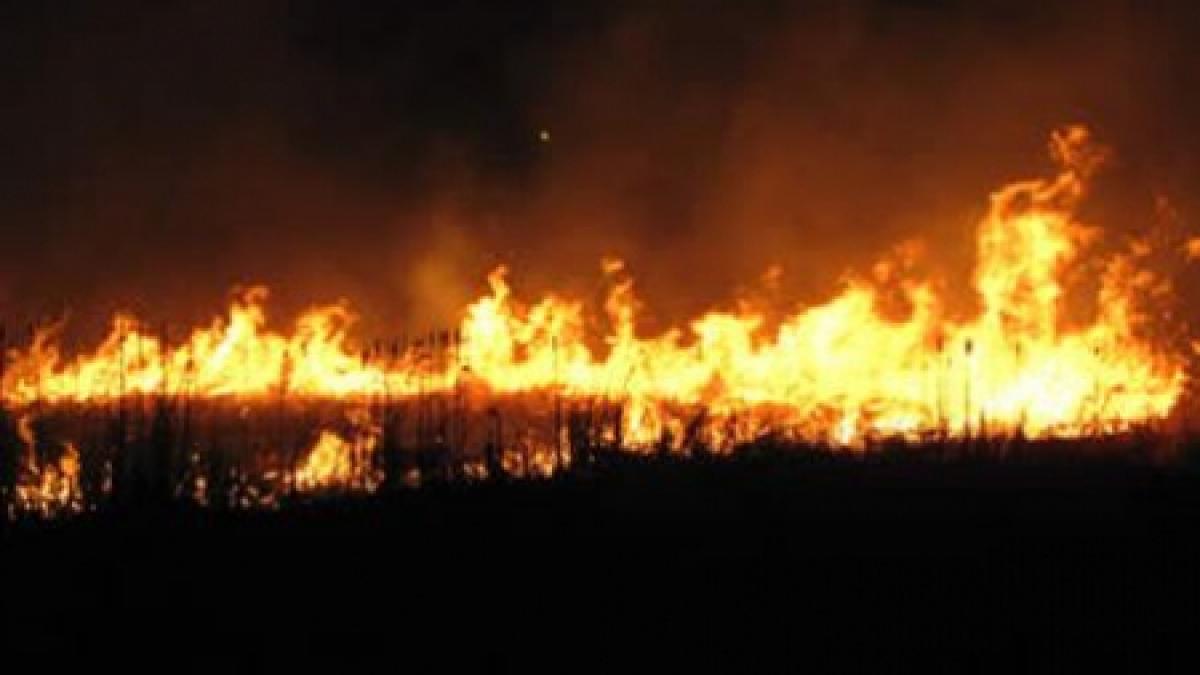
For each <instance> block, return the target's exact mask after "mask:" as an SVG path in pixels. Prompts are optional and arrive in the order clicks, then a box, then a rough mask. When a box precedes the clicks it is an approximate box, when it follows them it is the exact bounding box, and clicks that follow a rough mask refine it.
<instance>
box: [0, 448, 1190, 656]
mask: <svg viewBox="0 0 1200 675" xmlns="http://www.w3.org/2000/svg"><path fill="white" fill-rule="evenodd" d="M0 541H2V545H3V550H2V555H0V578H2V580H3V582H2V583H3V590H2V591H0V597H3V602H2V603H0V607H3V624H2V625H0V628H2V630H3V638H4V640H5V642H7V643H9V646H8V647H6V654H8V655H12V656H18V657H22V656H23V657H33V658H35V659H37V660H39V661H41V662H42V663H43V664H46V665H55V666H62V665H71V664H76V663H78V664H79V665H88V666H90V667H91V666H94V667H100V666H99V664H111V665H117V666H119V667H120V666H125V665H131V664H134V663H138V662H140V663H141V665H149V666H153V667H156V668H158V669H160V672H180V671H209V672H230V667H231V666H233V667H235V669H236V667H240V666H248V667H250V668H253V669H255V670H257V669H260V668H267V669H272V670H274V669H292V668H294V667H303V668H304V669H305V670H307V669H311V668H312V667H314V666H320V667H327V668H328V669H331V672H355V671H358V670H362V669H364V667H365V666H368V665H369V666H373V667H372V670H380V671H381V672H396V671H407V670H416V671H423V670H425V668H424V667H423V666H426V665H435V666H441V667H443V668H448V669H459V668H461V667H468V668H478V667H485V668H488V667H497V666H499V667H502V668H510V669H518V668H521V669H523V666H524V665H525V664H526V663H531V662H532V663H539V664H540V665H543V666H546V665H548V666H551V667H555V668H557V669H559V670H561V671H565V672H571V671H574V670H577V669H578V667H580V666H585V665H586V666H599V667H602V668H604V669H605V670H616V669H618V668H620V669H622V670H624V669H627V668H639V669H640V668H644V667H646V666H648V665H650V664H658V665H661V666H663V667H664V668H667V669H669V670H668V671H667V672H675V671H677V670H682V669H684V668H689V667H690V666H705V667H709V668H711V667H713V666H716V667H720V668H722V669H724V670H727V671H732V672H747V671H752V670H757V669H758V667H759V666H762V665H764V664H768V663H770V664H778V663H780V662H781V661H782V662H784V663H790V664H792V665H793V666H796V667H799V668H803V669H804V670H811V669H818V670H825V669H827V668H828V667H830V666H832V667H835V668H839V669H841V668H844V667H857V666H867V665H874V666H876V667H877V668H876V670H877V672H879V671H882V672H891V671H892V670H893V669H898V668H900V667H906V668H907V667H912V666H914V665H916V664H917V663H921V664H927V663H929V662H930V660H932V661H933V662H934V663H935V664H936V665H941V666H944V667H945V668H946V669H947V670H948V671H949V672H964V671H971V670H976V669H978V668H979V667H995V666H998V665H1001V664H1003V665H1005V666H1014V667H1017V668H1019V669H1021V670H1026V669H1028V668H1036V669H1038V670H1041V669H1044V668H1046V667H1051V668H1052V669H1061V670H1064V671H1074V670H1077V669H1078V668H1079V664H1080V661H1078V659H1079V658H1080V657H1081V656H1084V657H1086V658H1088V659H1090V660H1095V661H1099V662H1102V663H1103V664H1105V665H1107V666H1110V667H1111V666H1116V667H1118V668H1120V669H1122V670H1131V671H1134V672H1152V671H1154V670H1158V669H1160V668H1163V667H1167V666H1171V665H1173V664H1176V663H1177V660H1180V659H1184V658H1186V657H1187V656H1188V653H1187V652H1188V650H1191V649H1194V647H1193V646H1192V645H1193V644H1195V642H1194V641H1193V638H1194V637H1195V635H1196V634H1197V631H1198V629H1200V621H1197V619H1198V618H1200V612H1197V609H1198V608H1200V543H1198V542H1200V475H1198V474H1197V473H1196V472H1195V471H1193V470H1191V469H1182V468H1164V467H1154V466H1148V465H1146V464H1144V463H1138V462H1122V461H1119V460H1112V459H1109V460H1104V461H1079V460H1077V461H1066V460H1055V461H1052V462H1051V461H1046V462H1029V461H1025V462H1019V463H1018V462H1012V461H1009V462H1003V463H1001V462H987V461H973V460H962V461H955V462H952V463H936V462H921V461H894V460H893V461H889V460H885V459H873V460H868V461H863V460H849V459H838V458H830V457H824V458H814V457H780V456H774V457H760V458H743V459H739V460H737V461H721V462H715V461H714V462H713V463H703V462H689V463H671V462H645V463H642V462H630V463H628V464H624V465H621V466H617V467H613V468H610V469H607V470H604V471H599V472H596V474H595V475H592V476H587V477H567V478H563V479H559V480H556V481H552V482H544V483H516V484H506V485H499V484H488V485H477V486H442V487H437V486H435V487H430V488H425V489H421V490H416V491H408V492H402V493H399V494H394V495H389V496H386V497H377V498H372V499H358V500H355V499H347V500H333V501H325V502H316V503H309V504H301V505H291V506H289V508H287V509H285V510H283V511H281V512H277V513H220V512H212V511H198V510H178V511H172V512H155V513H147V512H144V511H142V512H138V513H137V514H134V513H129V512H126V513H118V512H109V513H102V514H93V515H88V516H84V517H79V518H75V519H73V520H68V521H61V522H51V523H37V524H34V523H24V524H17V525H12V526H8V530H7V531H6V532H5V533H4V534H3V535H2V540H0ZM0 660H7V659H0ZM788 669H789V670H794V669H796V668H788ZM14 672H23V671H14ZM98 672H99V671H98Z"/></svg>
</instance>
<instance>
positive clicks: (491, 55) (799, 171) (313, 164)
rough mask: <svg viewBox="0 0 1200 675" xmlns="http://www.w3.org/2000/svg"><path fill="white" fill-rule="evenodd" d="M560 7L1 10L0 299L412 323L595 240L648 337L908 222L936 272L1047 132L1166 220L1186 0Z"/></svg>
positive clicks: (828, 274) (1182, 171) (196, 314)
mask: <svg viewBox="0 0 1200 675" xmlns="http://www.w3.org/2000/svg"><path fill="white" fill-rule="evenodd" d="M25 4H26V5H31V4H32V3H25ZM133 4H138V3H133ZM568 5H569V6H568ZM568 5H564V4H563V3H550V2H545V3H540V2H534V3H524V4H523V6H522V8H521V9H519V10H504V9H501V8H498V7H494V6H493V3H484V2H469V1H458V2H449V3H446V2H442V3H428V4H422V3H415V4H414V3H408V4H405V6H404V7H398V6H387V5H380V6H376V5H368V4H358V3H316V2H313V3H303V2H301V3H273V2H268V3H262V4H258V5H255V6H254V7H253V8H248V7H246V6H243V4H242V3H231V4H229V5H228V6H225V7H213V6H203V7H201V6H189V5H184V4H173V3H166V4H162V3H152V4H150V5H148V6H145V7H139V8H137V9H138V10H139V11H131V9H134V8H132V7H131V6H126V3H103V4H102V5H96V4H90V5H84V4H79V5H75V4H69V3H68V4H65V5H63V6H62V7H59V6H56V7H54V8H48V7H47V8H43V7H36V6H21V7H10V8H7V9H5V10H3V11H4V12H5V13H6V15H5V16H3V17H0V19H2V21H0V25H2V26H3V28H0V31H3V34H2V35H0V45H3V47H0V48H2V49H4V51H5V58H4V59H0V63H2V64H3V65H0V68H2V69H3V70H0V83H3V84H4V86H5V91H6V92H12V94H11V96H7V97H6V101H5V103H4V104H3V106H2V108H0V129H2V133H3V137H2V146H3V149H4V156H5V157H6V161H5V163H4V166H3V167H2V168H0V177H2V178H3V185H4V191H5V193H6V197H5V198H4V199H3V200H2V201H0V223H2V226H0V228H2V229H0V255H3V258H4V260H5V264H4V265H3V266H2V267H0V314H3V315H4V316H6V317H13V318H12V319H8V320H11V321H18V322H19V321H23V320H24V317H37V316H43V315H57V314H60V313H61V312H62V311H63V309H64V308H69V309H70V311H71V312H72V314H73V315H74V316H75V318H76V323H78V324H81V325H82V326H83V327H84V328H83V329H84V330H86V328H87V326H89V325H91V324H99V323H101V322H103V321H104V320H105V319H106V317H107V315H108V314H109V313H110V312H111V311H112V310H113V309H115V308H118V307H121V308H131V309H134V310H136V311H139V312H141V313H143V314H145V315H147V316H152V317H153V316H159V317H166V318H168V319H170V320H171V321H176V322H179V323H188V322H193V321H197V320H201V319H205V318H207V317H208V316H209V315H210V314H211V313H213V312H214V311H217V308H219V307H220V306H222V305H223V301H224V298H225V295H226V293H227V292H228V289H229V288H230V287H231V286H233V285H236V284H247V283H265V284H267V285H269V286H271V287H272V289H273V290H274V299H275V302H274V303H273V305H272V307H273V308H274V309H275V310H277V314H278V316H279V317H280V318H286V317H287V316H289V315H290V314H291V313H293V312H295V311H296V310H297V309H299V308H301V307H303V306H305V305H307V304H309V303H313V302H324V301H331V300H335V299H337V298H341V297H346V298H348V299H350V300H351V301H352V302H353V303H354V304H355V305H356V306H357V307H359V308H360V310H361V311H362V313H363V314H364V315H365V316H366V317H368V326H367V328H368V329H369V330H385V329H388V330H394V328H393V327H394V326H395V325H397V324H401V323H408V324H413V325H415V326H419V327H426V326H430V325H438V324H445V323H447V322H449V321H452V320H453V319H454V313H455V311H456V310H457V308H458V307H460V306H461V305H462V303H463V302H465V301H466V300H467V299H468V298H470V297H473V296H474V295H476V294H478V293H479V292H480V291H482V290H483V289H484V288H485V285H484V277H485V275H486V273H487V272H488V271H489V270H490V269H491V268H492V267H493V266H495V265H497V264H499V263H507V264H509V265H510V267H511V269H512V270H513V273H512V275H511V278H512V282H513V284H514V285H515V287H516V289H517V291H518V292H519V293H520V292H523V291H528V292H530V293H537V292H540V291H543V290H547V289H550V288H554V289H558V290H562V291H565V292H572V293H577V294H580V295H582V296H584V297H597V294H598V293H599V290H598V285H599V284H600V283H601V280H602V274H601V272H600V260H601V259H602V258H603V257H605V256H616V257H620V258H623V259H625V260H626V261H627V263H628V269H629V270H630V272H631V273H632V274H633V276H634V277H635V278H636V280H637V289H638V293H639V294H640V295H642V296H644V297H645V298H646V299H647V307H648V308H649V311H650V312H651V314H650V315H649V316H648V317H646V320H647V321H648V322H650V324H651V325H659V326H661V325H663V324H665V323H670V322H673V321H678V320H679V319H681V318H682V317H685V316H687V315H688V314H691V313H693V312H695V311H697V310H698V309H700V308H702V307H709V306H711V305H713V304H714V303H726V304H731V303H732V301H733V300H734V296H735V292H736V290H737V289H738V288H740V287H744V286H746V285H750V284H754V283H755V282H756V280H757V279H759V278H760V276H761V275H762V273H763V272H764V271H766V270H767V269H768V268H771V267H773V266H778V268H779V269H781V270H782V273H781V274H779V275H778V277H777V279H776V282H775V283H776V284H777V286H778V296H779V297H781V298H787V299H789V301H794V300H800V301H803V300H816V299H820V298H822V297H825V296H826V295H827V294H828V293H829V292H830V291H831V290H832V289H833V288H834V287H835V285H836V284H837V282H838V280H839V278H841V276H842V275H843V274H844V273H845V272H846V271H847V270H849V269H855V270H859V271H862V272H864V273H867V272H869V270H870V269H871V265H872V263H873V262H874V261H875V260H876V259H877V258H879V257H880V256H881V255H884V254H886V253H887V252H888V251H890V250H892V249H893V247H894V246H895V245H896V244H898V243H900V242H902V241H907V240H911V239H913V238H920V239H922V240H924V241H926V243H927V244H928V246H927V255H928V257H929V258H930V260H929V263H930V264H931V265H932V266H934V267H935V268H937V269H939V270H941V271H942V273H944V274H945V275H946V277H947V278H949V279H963V280H965V279H966V278H968V277H967V276H966V274H967V271H968V270H969V267H970V263H971V256H972V253H973V241H972V233H973V228H974V225H975V223H976V221H977V220H978V218H979V217H980V216H981V215H982V214H983V211H984V209H985V207H986V196H987V194H988V193H989V191H991V190H992V189H994V188H995V187H996V186H998V185H1000V184H1002V183H1004V182H1007V181H1010V180H1013V179H1017V178H1022V177H1026V176H1029V175H1038V174H1040V173H1042V172H1044V171H1046V170H1047V169H1048V165H1047V162H1046V159H1045V155H1044V150H1045V138H1046V135H1047V133H1048V132H1049V131H1050V130H1051V129H1053V128H1055V127H1057V126H1059V125H1061V124H1063V123H1067V122H1083V123H1086V124H1088V125H1090V126H1091V127H1092V128H1093V129H1094V131H1095V134H1096V136H1097V137H1098V138H1100V139H1101V140H1102V141H1103V142H1105V143H1106V144H1107V145H1109V146H1111V147H1113V148H1114V149H1115V150H1116V153H1117V160H1116V161H1115V162H1114V163H1113V165H1112V166H1111V167H1110V168H1109V170H1108V172H1107V173H1106V174H1103V175H1102V177H1101V179H1100V181H1101V183H1100V185H1098V186H1097V189H1096V191H1095V195H1096V198H1095V199H1094V200H1092V201H1091V202H1089V209H1091V210H1089V211H1088V212H1087V214H1086V215H1087V217H1088V218H1089V220H1090V221H1091V222H1096V223H1097V224H1100V225H1103V226H1105V227H1107V228H1113V229H1115V230H1116V231H1118V232H1119V231H1122V229H1126V230H1136V229H1137V228H1139V227H1144V226H1145V224H1146V223H1147V222H1148V221H1149V220H1152V219H1153V209H1154V206H1153V205H1154V203H1155V201H1154V200H1155V198H1156V197H1161V196H1165V197H1166V198H1167V199H1169V200H1170V202H1171V204H1172V205H1173V207H1174V209H1175V211H1176V212H1177V213H1178V214H1179V219H1180V220H1181V221H1182V222H1184V223H1187V222H1189V219H1190V216H1189V214H1192V213H1195V210H1196V204H1194V203H1193V199H1194V198H1193V197H1192V196H1191V195H1190V194H1188V189H1187V188H1188V187H1190V185H1191V184H1194V182H1195V179H1196V178H1197V177H1198V176H1200V166H1198V165H1197V159H1196V158H1197V156H1198V151H1200V138H1198V137H1197V131H1196V129H1195V128H1194V124H1193V123H1192V120H1194V119H1195V118H1196V113H1197V112H1200V111H1198V110H1197V108H1198V107H1200V105H1198V101H1197V94H1196V93H1195V92H1196V91H1200V88H1197V87H1196V84H1198V83H1196V82H1195V79H1196V78H1197V75H1196V74H1195V73H1197V72H1200V69H1198V68H1196V67H1195V66H1196V65H1198V64H1196V63H1195V59H1196V58H1197V57H1195V56H1194V55H1193V54H1192V51H1193V50H1190V49H1189V44H1190V43H1191V42H1192V41H1193V40H1194V38H1195V37H1196V35H1197V33H1196V32H1195V21H1194V17H1193V15H1192V12H1191V11H1189V4H1188V3H1178V5H1177V6H1175V7H1172V6H1168V5H1164V4H1161V3H1160V4H1156V5H1155V6H1154V7H1153V8H1148V7H1145V6H1133V5H1131V4H1130V3H1125V2H1115V1H1114V2H1077V3H1063V4H1058V5H1055V6H1037V7H1029V6H1025V7H1014V6H1013V5H1012V3H1003V2H982V3H980V2H915V1H913V2H882V1H877V2H865V1H864V2H852V3H844V2H837V3H834V2H828V3H821V2H817V3H803V4H799V3H783V2H780V3H771V2H766V3H736V2H704V3H694V2H687V3H683V2H681V3H669V2H668V3H644V4H638V3H616V4H614V3H600V2H596V3H591V2H580V3H569V4H568ZM130 17H136V18H130ZM543 130H546V131H547V132H548V135H549V139H548V140H545V139H543V138H541V137H540V132H541V131H543ZM957 285H958V286H965V284H963V283H961V282H960V283H958V284H957ZM418 329H419V328H418Z"/></svg>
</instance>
